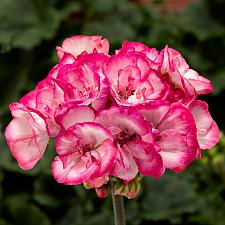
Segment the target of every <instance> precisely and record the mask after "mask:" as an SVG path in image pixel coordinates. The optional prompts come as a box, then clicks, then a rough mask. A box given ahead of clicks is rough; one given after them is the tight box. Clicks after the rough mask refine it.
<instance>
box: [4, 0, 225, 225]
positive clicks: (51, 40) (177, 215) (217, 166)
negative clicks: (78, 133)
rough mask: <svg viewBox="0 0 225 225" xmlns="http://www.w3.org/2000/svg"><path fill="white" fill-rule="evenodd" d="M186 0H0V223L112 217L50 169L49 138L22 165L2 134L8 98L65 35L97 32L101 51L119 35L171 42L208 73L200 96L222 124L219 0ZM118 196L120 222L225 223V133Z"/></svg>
mask: <svg viewBox="0 0 225 225" xmlns="http://www.w3.org/2000/svg"><path fill="white" fill-rule="evenodd" d="M154 2H156V3H159V2H162V1H154ZM194 2H195V3H194V4H193V5H190V6H189V7H187V8H186V9H185V10H183V11H181V12H177V13H172V12H170V11H167V12H164V13H163V14H160V13H159V12H158V11H157V10H156V6H157V4H156V3H155V4H156V5H152V6H150V5H143V4H138V3H132V2H131V1H130V2H129V1H127V0H94V1H93V0H77V1H75V0H67V1H61V0H49V1H45V0H1V1H0V52H1V53H0V96H1V98H0V127H1V131H2V132H1V133H0V225H22V224H23V225H36V224H41V225H84V224H85V225H101V224H108V225H112V224H113V221H112V218H113V217H112V209H111V200H110V197H108V198H106V199H104V200H102V199H99V198H97V197H96V195H95V193H94V191H93V190H85V189H84V188H83V187H82V186H76V187H71V186H65V185H60V184H57V183H56V181H55V180H54V179H53V178H52V176H51V173H50V167H51V161H52V159H53V158H54V156H55V152H54V147H53V143H52V142H51V143H50V144H49V146H48V149H47V151H46V153H45V155H44V158H43V160H42V161H41V162H39V163H38V165H37V167H36V168H34V169H33V170H31V171H23V170H21V169H20V168H19V167H18V165H17V163H16V161H15V160H14V159H13V158H12V156H11V154H10V151H9V148H8V146H7V144H6V142H5V139H4V135H3V132H4V129H5V127H6V126H7V124H8V123H9V121H10V120H11V117H10V113H9V111H8V109H7V107H8V104H9V103H11V102H13V101H17V100H18V99H19V98H20V97H21V96H23V95H24V94H25V93H27V92H28V91H30V90H31V89H33V88H34V87H35V85H36V83H37V82H38V81H40V80H41V79H43V78H44V77H45V76H46V75H47V73H48V72H49V70H50V68H51V67H52V66H53V65H54V64H55V63H57V58H56V54H55V46H56V45H60V44H61V41H62V40H63V39H64V38H66V37H68V36H72V35H76V34H87V35H102V36H104V37H105V38H107V39H109V40H110V43H111V52H113V51H114V50H115V49H116V48H119V47H120V46H121V41H122V40H124V39H127V40H136V41H142V42H144V43H146V44H148V45H149V46H154V47H157V48H159V49H160V48H162V47H164V45H165V44H166V43H168V44H169V46H171V47H173V48H176V49H178V50H180V51H181V52H182V53H183V55H184V56H185V58H186V59H187V61H188V62H189V64H190V65H191V67H193V68H194V69H196V70H198V71H199V72H201V73H202V74H203V75H204V76H207V77H209V78H210V79H211V80H212V82H213V84H214V88H215V90H214V92H213V95H212V96H210V97H207V98H205V99H206V100H208V103H209V106H210V111H211V112H212V114H213V115H214V116H215V120H216V121H217V123H218V124H219V126H220V128H221V129H223V130H224V127H225V125H223V123H224V115H225V112H224V110H223V108H224V106H223V101H224V97H225V95H224V88H225V63H224V62H225V61H224V60H225V14H224V9H225V2H224V1H222V0H198V1H194ZM125 204H126V214H127V221H128V224H129V225H144V224H155V225H157V224H164V225H171V224H182V225H186V224H188V225H225V138H224V137H223V138H222V139H221V142H220V144H219V145H218V146H217V147H216V148H215V149H214V150H210V151H208V152H204V154H203V159H202V160H201V161H196V162H195V163H194V164H193V165H191V166H190V168H188V169H187V171H185V172H183V173H181V174H174V173H172V172H168V173H166V175H165V176H163V177H162V178H160V179H159V180H157V181H153V180H152V179H149V178H148V179H144V181H143V187H142V190H141V194H140V195H139V196H138V197H137V199H135V200H125Z"/></svg>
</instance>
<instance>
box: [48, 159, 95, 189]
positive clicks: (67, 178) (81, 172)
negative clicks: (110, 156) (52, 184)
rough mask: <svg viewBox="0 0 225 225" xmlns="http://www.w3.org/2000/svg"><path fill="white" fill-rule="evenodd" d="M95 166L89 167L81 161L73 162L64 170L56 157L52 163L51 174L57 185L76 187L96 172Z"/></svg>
mask: <svg viewBox="0 0 225 225" xmlns="http://www.w3.org/2000/svg"><path fill="white" fill-rule="evenodd" d="M96 168H97V164H96V163H93V164H91V165H90V166H89V167H87V166H86V163H85V162H83V161H82V160H79V159H77V160H73V161H71V162H70V164H69V165H68V166H67V167H66V168H64V166H63V162H62V161H61V160H60V158H59V157H56V158H55V160H54V161H53V163H52V174H53V176H54V178H55V179H56V180H57V182H59V183H64V184H68V185H77V184H81V183H83V182H84V181H86V180H87V179H88V178H89V177H90V176H91V175H92V174H93V173H94V172H95V170H96Z"/></svg>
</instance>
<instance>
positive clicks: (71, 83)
mask: <svg viewBox="0 0 225 225" xmlns="http://www.w3.org/2000/svg"><path fill="white" fill-rule="evenodd" d="M107 59H108V56H106V55H103V54H99V53H92V54H86V53H83V54H82V55H80V56H79V57H78V58H77V59H76V61H75V62H74V63H72V64H65V65H62V66H61V67H60V68H59V69H57V72H56V73H54V77H55V79H56V82H57V83H58V82H59V84H61V85H63V86H64V87H65V89H66V93H67V94H66V95H65V97H66V98H65V101H66V102H70V101H77V102H79V103H80V104H83V105H91V106H92V108H94V109H95V110H100V109H103V108H104V107H105V104H106V102H107V99H108V95H109V83H108V79H107V78H106V77H105V76H104V75H103V73H102V66H103V64H104V63H105V61H106V60H107Z"/></svg>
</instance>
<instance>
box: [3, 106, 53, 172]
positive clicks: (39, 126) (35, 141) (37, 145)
mask: <svg viewBox="0 0 225 225" xmlns="http://www.w3.org/2000/svg"><path fill="white" fill-rule="evenodd" d="M10 108H11V110H12V114H13V115H14V118H13V120H12V121H11V122H10V124H9V125H8V126H7V128H6V131H5V136H6V139H7V143H8V145H9V147H10V149H11V152H12V154H13V156H14V157H15V158H16V160H17V162H18V164H19V166H20V167H21V168H22V169H25V170H28V169H32V168H33V167H34V166H35V165H36V164H37V162H38V161H39V160H40V159H41V158H42V156H43V154H44V152H45V149H46V146H47V144H48V140H49V136H48V134H47V130H46V125H45V122H44V120H43V118H41V117H40V116H39V115H38V114H36V113H35V112H31V111H28V110H27V109H26V108H25V107H24V106H23V105H22V104H20V103H14V104H12V105H11V107H10ZM14 110H15V112H13V111H14Z"/></svg>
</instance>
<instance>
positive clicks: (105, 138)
mask: <svg viewBox="0 0 225 225" xmlns="http://www.w3.org/2000/svg"><path fill="white" fill-rule="evenodd" d="M55 146H56V151H57V153H58V154H59V156H58V157H56V158H55V160H54V162H53V164H52V173H53V176H54V177H55V179H56V180H57V181H58V182H59V183H64V184H70V185H75V184H81V183H83V182H85V181H87V180H88V179H89V178H93V179H94V178H98V177H102V176H106V175H107V174H108V173H109V171H110V170H111V168H112V166H113V165H114V160H115V157H116V154H117V150H116V148H115V147H114V144H113V137H112V135H111V134H110V132H109V131H108V130H107V129H105V128H104V127H102V126H101V125H99V124H97V123H93V122H85V123H77V124H75V125H74V126H72V127H69V128H68V129H67V130H65V131H64V132H62V133H60V134H59V135H58V137H57V139H56V143H55Z"/></svg>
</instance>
